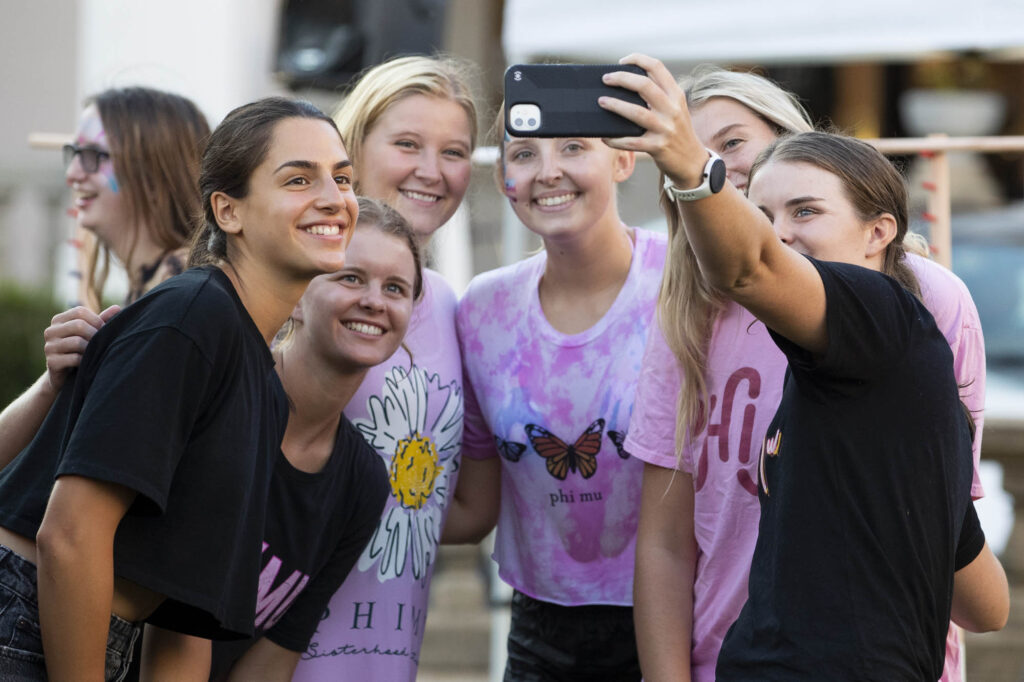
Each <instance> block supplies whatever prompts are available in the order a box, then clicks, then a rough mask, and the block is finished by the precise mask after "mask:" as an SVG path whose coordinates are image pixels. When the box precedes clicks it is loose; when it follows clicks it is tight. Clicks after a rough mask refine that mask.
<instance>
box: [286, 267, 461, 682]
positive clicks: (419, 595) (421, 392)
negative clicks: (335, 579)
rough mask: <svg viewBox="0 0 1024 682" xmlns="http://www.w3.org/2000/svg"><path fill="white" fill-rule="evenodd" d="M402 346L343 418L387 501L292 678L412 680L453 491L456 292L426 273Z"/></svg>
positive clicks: (457, 444)
mask: <svg viewBox="0 0 1024 682" xmlns="http://www.w3.org/2000/svg"><path fill="white" fill-rule="evenodd" d="M423 274H424V280H423V283H424V289H423V297H422V298H421V299H420V301H419V302H418V303H417V304H416V308H415V310H414V311H413V317H412V320H411V321H410V324H409V330H408V332H407V333H406V337H405V345H406V347H408V349H409V350H410V351H411V352H412V358H411V361H410V356H409V353H408V352H406V351H405V350H404V349H399V350H398V351H397V352H396V353H395V354H394V355H393V356H392V357H391V359H390V360H388V361H387V362H385V363H384V364H382V365H379V366H377V367H374V368H373V369H371V370H370V371H369V372H368V373H367V375H366V377H365V378H364V379H363V383H362V384H361V385H360V387H359V390H358V391H357V392H356V394H355V396H353V398H352V400H351V401H349V404H348V407H346V408H345V415H346V416H347V417H348V418H349V419H350V420H351V421H352V423H353V424H354V425H355V426H356V428H357V429H358V430H359V431H360V432H361V433H362V434H363V437H364V438H366V440H367V441H368V442H369V443H370V445H372V446H373V447H374V449H376V450H377V452H378V453H379V454H380V456H381V457H383V458H384V461H385V463H386V464H387V467H388V475H389V481H390V483H391V495H390V496H389V498H388V500H387V503H386V505H385V507H384V512H383V514H382V516H381V520H380V522H379V524H378V525H377V529H376V530H375V531H374V534H373V536H372V537H371V538H370V542H369V544H368V545H367V547H366V549H365V550H363V553H362V555H361V556H360V557H359V560H358V561H357V562H356V565H355V566H354V567H353V568H352V572H351V573H349V575H348V577H347V578H346V579H345V582H344V583H343V584H342V586H341V588H339V589H338V591H337V592H336V593H335V594H334V597H332V598H331V601H330V604H329V605H328V608H327V611H326V612H325V613H324V617H323V618H324V619H323V620H322V621H321V622H320V625H319V627H318V629H317V632H316V634H314V635H313V639H312V641H311V642H310V645H309V648H308V649H307V651H306V652H305V653H303V654H302V656H301V658H300V661H299V665H298V668H296V670H295V675H294V677H293V678H292V679H293V680H295V681H296V682H313V681H316V682H326V681H328V680H331V681H333V680H388V681H389V682H392V681H393V682H401V681H403V680H410V681H411V680H414V679H416V669H417V665H418V663H419V655H420V645H421V644H422V643H423V628H424V626H425V624H426V617H427V598H428V596H429V592H430V579H431V576H432V575H433V572H434V561H435V560H436V558H437V546H438V542H439V540H440V538H441V528H442V526H443V524H444V520H445V517H446V516H447V514H448V506H449V504H450V502H451V499H452V495H453V494H454V492H455V482H456V478H457V472H458V470H459V457H460V448H461V444H462V417H463V410H464V406H463V395H462V364H461V360H460V358H459V346H458V339H457V337H456V334H455V305H456V298H455V293H454V292H453V291H452V289H451V287H450V286H448V284H447V283H446V282H445V281H444V279H443V278H442V277H441V276H440V275H439V274H437V273H436V272H433V271H430V270H424V273H423Z"/></svg>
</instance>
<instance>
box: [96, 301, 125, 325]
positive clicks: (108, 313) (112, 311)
mask: <svg viewBox="0 0 1024 682" xmlns="http://www.w3.org/2000/svg"><path fill="white" fill-rule="evenodd" d="M119 312H121V306H119V305H117V304H116V303H115V304H114V305H112V306H110V307H109V308H107V309H106V310H104V311H103V312H101V313H100V319H101V320H103V321H104V322H110V319H111V318H112V317H114V315H117V314H118V313H119Z"/></svg>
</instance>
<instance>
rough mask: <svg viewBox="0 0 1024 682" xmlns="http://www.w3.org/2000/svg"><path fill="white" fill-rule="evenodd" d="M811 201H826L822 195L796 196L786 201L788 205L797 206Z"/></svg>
mask: <svg viewBox="0 0 1024 682" xmlns="http://www.w3.org/2000/svg"><path fill="white" fill-rule="evenodd" d="M811 201H824V199H822V198H821V197H810V196H808V197H795V198H793V199H790V200H789V201H787V202H786V206H787V207H789V206H796V205H797V204H806V203H808V202H811Z"/></svg>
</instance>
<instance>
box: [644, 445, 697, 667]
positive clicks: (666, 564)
mask: <svg viewBox="0 0 1024 682" xmlns="http://www.w3.org/2000/svg"><path fill="white" fill-rule="evenodd" d="M693 502H694V498H693V478H692V477H691V476H690V475H689V474H686V473H683V472H681V471H675V470H672V469H666V468H663V467H659V466H655V465H653V464H644V477H643V490H642V493H641V497H640V526H639V528H638V530H637V538H636V573H635V574H634V577H633V620H634V621H635V624H636V641H637V649H638V650H639V653H640V669H641V670H642V671H643V674H644V679H645V680H648V681H649V682H659V681H660V680H672V681H673V682H676V681H682V682H686V681H688V680H689V679H690V646H691V641H692V633H693V580H694V575H695V571H696V566H697V542H696V539H695V536H694V529H693Z"/></svg>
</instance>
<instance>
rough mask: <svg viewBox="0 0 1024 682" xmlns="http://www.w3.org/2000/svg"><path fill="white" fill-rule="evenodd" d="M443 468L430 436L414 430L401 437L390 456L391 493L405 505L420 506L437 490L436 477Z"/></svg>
mask: <svg viewBox="0 0 1024 682" xmlns="http://www.w3.org/2000/svg"><path fill="white" fill-rule="evenodd" d="M443 470H444V467H443V466H441V465H440V464H438V460H437V448H435V447H434V443H433V441H431V440H430V438H427V437H424V436H420V434H419V433H414V434H412V436H411V437H409V438H403V439H402V440H400V441H398V447H397V448H396V449H395V457H394V459H392V460H391V477H390V480H391V494H392V495H394V497H395V499H397V500H398V501H399V502H401V503H402V506H403V507H405V508H406V509H419V508H420V507H422V506H423V505H424V504H426V502H427V500H428V499H430V494H431V493H432V492H434V480H435V479H437V475H438V474H440V473H441V472H442V471H443Z"/></svg>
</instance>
